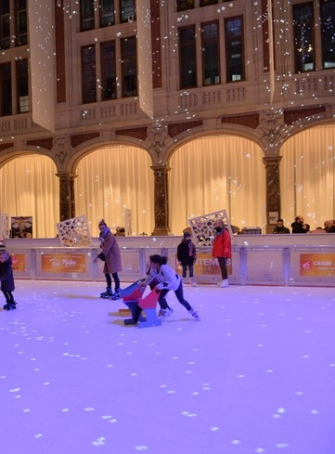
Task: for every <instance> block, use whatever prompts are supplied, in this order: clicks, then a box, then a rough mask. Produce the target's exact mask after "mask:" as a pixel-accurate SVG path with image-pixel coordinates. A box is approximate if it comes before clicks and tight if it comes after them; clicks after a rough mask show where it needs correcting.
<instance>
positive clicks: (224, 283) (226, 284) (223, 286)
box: [219, 279, 229, 288]
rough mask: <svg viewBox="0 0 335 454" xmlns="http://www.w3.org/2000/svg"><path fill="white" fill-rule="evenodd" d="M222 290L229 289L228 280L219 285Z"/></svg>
mask: <svg viewBox="0 0 335 454" xmlns="http://www.w3.org/2000/svg"><path fill="white" fill-rule="evenodd" d="M219 287H220V288H227V287H229V282H228V279H223V281H222V282H221V283H220V285H219Z"/></svg>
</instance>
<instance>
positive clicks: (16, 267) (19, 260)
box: [12, 254, 26, 272]
mask: <svg viewBox="0 0 335 454" xmlns="http://www.w3.org/2000/svg"><path fill="white" fill-rule="evenodd" d="M12 259H13V262H12V266H13V271H14V272H15V271H20V272H23V271H26V254H12Z"/></svg>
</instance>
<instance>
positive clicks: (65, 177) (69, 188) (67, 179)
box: [57, 172, 76, 222]
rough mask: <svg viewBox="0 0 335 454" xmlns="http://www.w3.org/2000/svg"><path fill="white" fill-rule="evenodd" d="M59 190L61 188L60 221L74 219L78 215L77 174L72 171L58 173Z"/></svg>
mask: <svg viewBox="0 0 335 454" xmlns="http://www.w3.org/2000/svg"><path fill="white" fill-rule="evenodd" d="M57 176H58V177H59V190H60V193H59V194H60V197H59V198H60V211H59V215H60V216H59V218H60V221H61V222H62V221H65V220H66V219H72V218H74V217H75V215H76V209H75V208H76V207H75V201H74V179H75V178H76V175H72V174H70V173H67V172H66V173H58V174H57Z"/></svg>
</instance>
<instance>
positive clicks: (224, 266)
mask: <svg viewBox="0 0 335 454" xmlns="http://www.w3.org/2000/svg"><path fill="white" fill-rule="evenodd" d="M226 260H227V259H226V258H225V257H219V258H218V261H219V265H220V270H221V276H222V279H228V271H227V263H226Z"/></svg>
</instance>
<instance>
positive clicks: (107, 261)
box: [94, 219, 122, 300]
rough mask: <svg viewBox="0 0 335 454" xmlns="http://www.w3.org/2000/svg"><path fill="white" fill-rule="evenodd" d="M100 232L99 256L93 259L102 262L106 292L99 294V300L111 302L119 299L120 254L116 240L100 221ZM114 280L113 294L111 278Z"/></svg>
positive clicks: (103, 222) (104, 223) (102, 221)
mask: <svg viewBox="0 0 335 454" xmlns="http://www.w3.org/2000/svg"><path fill="white" fill-rule="evenodd" d="M99 230H100V235H99V239H100V243H101V244H100V247H101V252H100V254H99V255H98V256H97V257H96V258H95V259H94V261H95V262H96V261H97V260H98V259H100V260H102V261H103V262H104V270H103V272H104V275H105V278H106V282H107V288H106V291H105V292H103V293H101V294H100V297H101V298H111V299H112V300H117V299H119V298H121V295H120V293H119V290H120V279H119V276H118V272H119V271H121V270H122V264H121V253H120V249H119V245H118V244H117V241H116V238H115V236H114V235H113V233H112V232H111V231H110V229H109V228H108V227H107V224H106V222H105V221H104V220H103V219H101V221H100V222H99ZM111 275H112V277H113V279H114V283H115V289H114V293H113V292H112V278H111Z"/></svg>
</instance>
